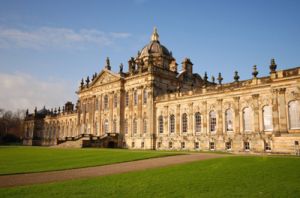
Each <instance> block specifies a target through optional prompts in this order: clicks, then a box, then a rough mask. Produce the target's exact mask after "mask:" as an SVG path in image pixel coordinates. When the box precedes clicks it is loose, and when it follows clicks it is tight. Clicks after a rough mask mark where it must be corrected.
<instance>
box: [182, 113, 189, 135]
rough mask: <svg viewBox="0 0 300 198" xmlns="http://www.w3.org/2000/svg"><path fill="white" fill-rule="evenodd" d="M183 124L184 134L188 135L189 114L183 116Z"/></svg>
mask: <svg viewBox="0 0 300 198" xmlns="http://www.w3.org/2000/svg"><path fill="white" fill-rule="evenodd" d="M181 122H182V123H181V124H182V133H186V132H187V128H188V123H187V122H188V121H187V114H186V113H184V114H182V117H181Z"/></svg>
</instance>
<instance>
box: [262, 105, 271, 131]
mask: <svg viewBox="0 0 300 198" xmlns="http://www.w3.org/2000/svg"><path fill="white" fill-rule="evenodd" d="M263 123H264V130H265V131H272V130H273V121H272V107H271V106H264V108H263Z"/></svg>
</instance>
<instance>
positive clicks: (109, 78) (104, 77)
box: [93, 70, 120, 85]
mask: <svg viewBox="0 0 300 198" xmlns="http://www.w3.org/2000/svg"><path fill="white" fill-rule="evenodd" d="M119 79H120V77H119V76H118V75H117V74H114V73H112V72H109V71H106V70H103V71H102V72H101V73H100V74H99V75H98V76H97V77H96V79H95V80H94V81H93V85H102V84H107V83H111V82H114V81H117V80H119Z"/></svg>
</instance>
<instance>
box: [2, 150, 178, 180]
mask: <svg viewBox="0 0 300 198" xmlns="http://www.w3.org/2000/svg"><path fill="white" fill-rule="evenodd" d="M176 154H178V153H171V152H155V151H132V150H122V149H92V148H89V149H65V148H64V149H61V148H45V147H25V146H2V147H0V159H1V160H0V175H4V174H18V173H29V172H42V171H53V170H64V169H72V168H81V167H89V166H98V165H105V164H113V163H119V162H125V161H134V160H141V159H147V158H153V157H161V156H169V155H176Z"/></svg>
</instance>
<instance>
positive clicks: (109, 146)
mask: <svg viewBox="0 0 300 198" xmlns="http://www.w3.org/2000/svg"><path fill="white" fill-rule="evenodd" d="M115 146H116V145H115V142H113V141H109V142H108V145H107V147H108V148H115Z"/></svg>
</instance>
